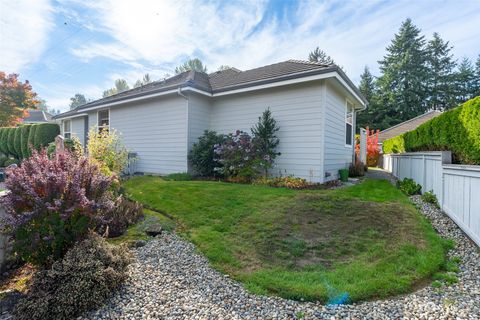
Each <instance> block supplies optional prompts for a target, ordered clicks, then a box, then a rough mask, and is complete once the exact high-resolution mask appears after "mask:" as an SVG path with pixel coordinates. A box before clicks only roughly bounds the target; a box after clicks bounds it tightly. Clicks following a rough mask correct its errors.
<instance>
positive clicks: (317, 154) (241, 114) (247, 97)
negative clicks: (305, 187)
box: [210, 82, 323, 182]
mask: <svg viewBox="0 0 480 320" xmlns="http://www.w3.org/2000/svg"><path fill="white" fill-rule="evenodd" d="M322 98H323V92H322V85H321V82H315V83H309V84H298V85H291V86H288V87H280V88H272V89H264V90H259V91H256V92H249V93H244V94H238V95H231V96H230V95H229V96H225V97H218V98H215V100H214V102H213V108H212V113H211V118H210V129H212V130H215V131H217V132H219V133H225V134H226V133H230V132H234V131H235V130H237V129H239V130H243V131H246V132H248V133H250V129H251V127H252V126H253V125H254V124H255V123H256V122H257V121H258V117H259V116H260V115H261V114H262V112H263V111H264V110H265V109H266V108H267V107H270V109H271V111H272V114H273V116H274V117H275V119H276V120H277V123H278V125H279V126H280V131H279V132H278V137H279V139H280V145H279V148H278V151H279V152H281V153H282V155H281V156H279V157H278V158H277V160H276V166H275V168H273V169H272V174H275V175H278V174H279V173H281V174H282V175H290V174H291V175H294V176H297V177H302V178H305V179H307V180H311V181H315V182H322V181H323V169H322V166H323V161H322V143H321V141H322V136H323V133H322V123H323V120H322V118H323V110H322Z"/></svg>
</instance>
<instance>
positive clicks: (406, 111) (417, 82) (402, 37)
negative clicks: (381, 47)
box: [378, 19, 427, 127]
mask: <svg viewBox="0 0 480 320" xmlns="http://www.w3.org/2000/svg"><path fill="white" fill-rule="evenodd" d="M426 60H427V55H426V50H425V39H424V37H423V36H421V35H420V29H418V28H417V27H416V26H415V25H414V24H413V23H412V20H410V19H407V20H405V21H404V22H403V23H402V25H401V27H400V30H399V32H398V33H397V34H395V37H394V39H393V40H392V43H391V44H390V45H389V46H388V47H387V54H386V55H385V56H384V58H383V60H381V61H379V64H380V70H381V72H382V75H381V77H380V78H379V79H378V85H379V92H380V93H381V95H380V102H379V103H380V104H381V105H382V108H383V109H384V110H383V112H382V116H381V119H379V120H380V123H379V125H380V126H381V127H390V126H392V125H395V124H398V123H400V122H403V121H405V120H408V119H411V118H413V117H415V116H418V115H420V114H422V113H424V112H425V111H426V109H427V106H426V103H425V101H426V96H427V94H426V88H425V84H426V78H427V67H426Z"/></svg>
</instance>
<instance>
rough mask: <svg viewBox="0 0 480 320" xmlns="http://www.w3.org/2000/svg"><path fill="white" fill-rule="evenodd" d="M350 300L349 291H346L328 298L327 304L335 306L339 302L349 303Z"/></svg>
mask: <svg viewBox="0 0 480 320" xmlns="http://www.w3.org/2000/svg"><path fill="white" fill-rule="evenodd" d="M349 301H350V295H349V294H348V292H344V293H341V294H339V295H337V296H334V297H331V298H330V299H329V300H328V302H327V304H328V305H329V306H335V305H339V304H347V303H348V302H349Z"/></svg>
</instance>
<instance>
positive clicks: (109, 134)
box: [87, 127, 128, 175]
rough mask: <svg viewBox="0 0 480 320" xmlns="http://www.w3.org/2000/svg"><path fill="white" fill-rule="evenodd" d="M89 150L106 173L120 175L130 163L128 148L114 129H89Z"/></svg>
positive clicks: (90, 155)
mask: <svg viewBox="0 0 480 320" xmlns="http://www.w3.org/2000/svg"><path fill="white" fill-rule="evenodd" d="M87 152H88V156H89V157H90V158H91V159H94V160H95V162H96V163H97V164H98V166H99V167H100V170H101V171H102V172H103V173H104V174H106V175H112V174H117V175H118V174H120V173H121V172H122V171H123V169H125V167H126V166H127V164H128V150H127V149H126V148H125V146H124V145H123V143H122V141H121V138H120V135H119V134H118V133H117V132H116V131H115V130H113V129H110V130H101V131H98V130H97V128H95V127H92V128H91V129H90V130H89V131H88V145H87Z"/></svg>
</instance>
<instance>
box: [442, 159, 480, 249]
mask: <svg viewBox="0 0 480 320" xmlns="http://www.w3.org/2000/svg"><path fill="white" fill-rule="evenodd" d="M443 182H444V198H443V203H442V208H443V211H445V213H447V214H448V215H449V216H450V217H451V218H452V219H453V220H454V221H455V222H456V223H457V224H458V225H459V226H460V227H461V228H462V229H463V230H464V231H465V233H466V234H468V235H469V236H470V238H472V239H473V240H474V241H475V242H476V243H477V244H479V245H480V196H479V195H480V166H462V165H444V166H443Z"/></svg>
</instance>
